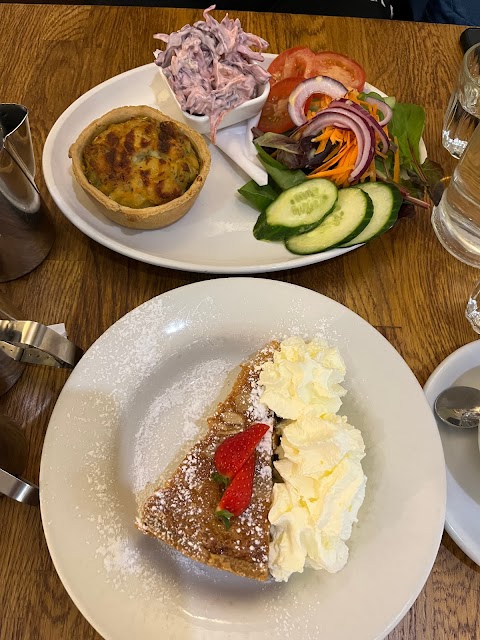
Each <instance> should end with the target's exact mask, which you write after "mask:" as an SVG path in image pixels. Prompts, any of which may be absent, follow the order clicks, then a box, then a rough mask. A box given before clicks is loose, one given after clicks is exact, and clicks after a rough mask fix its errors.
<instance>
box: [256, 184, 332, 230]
mask: <svg viewBox="0 0 480 640" xmlns="http://www.w3.org/2000/svg"><path fill="white" fill-rule="evenodd" d="M337 194H338V189H337V187H336V186H335V185H334V184H333V182H330V180H325V179H324V178H316V179H314V180H306V181H305V182H302V183H301V184H298V185H297V186H295V187H292V188H291V189H287V191H284V192H283V193H281V194H280V195H279V196H278V198H277V199H276V200H275V202H272V204H271V205H270V206H268V207H267V209H266V211H265V213H264V214H260V216H259V218H258V220H257V223H256V225H255V227H254V229H253V235H254V236H255V238H257V240H283V239H284V238H288V237H289V236H291V235H294V234H297V233H305V232H306V231H310V230H311V229H313V228H314V227H316V226H317V225H318V224H320V222H321V221H322V220H323V218H325V216H326V215H328V214H329V213H330V211H332V209H333V207H334V206H335V202H336V201H337Z"/></svg>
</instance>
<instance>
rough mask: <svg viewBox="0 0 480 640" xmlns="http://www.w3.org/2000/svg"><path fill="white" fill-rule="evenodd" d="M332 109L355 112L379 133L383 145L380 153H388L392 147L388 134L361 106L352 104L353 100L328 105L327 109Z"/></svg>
mask: <svg viewBox="0 0 480 640" xmlns="http://www.w3.org/2000/svg"><path fill="white" fill-rule="evenodd" d="M331 107H339V108H344V109H347V110H348V111H354V112H355V113H356V114H358V115H359V116H360V117H361V118H363V119H364V120H365V122H367V123H368V124H369V125H370V126H372V127H373V128H374V129H375V133H377V135H378V137H379V138H380V141H381V143H382V148H381V149H380V151H381V152H382V153H387V151H388V149H389V147H390V140H389V139H388V136H387V134H386V133H385V131H384V130H383V129H382V127H381V126H380V123H379V122H378V121H377V120H375V118H374V117H373V116H371V115H370V114H369V113H367V112H366V111H365V109H363V108H362V107H361V106H360V105H359V104H355V102H352V101H351V100H336V101H333V102H331V103H330V104H329V105H328V107H327V109H330V108H331Z"/></svg>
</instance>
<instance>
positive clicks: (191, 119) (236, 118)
mask: <svg viewBox="0 0 480 640" xmlns="http://www.w3.org/2000/svg"><path fill="white" fill-rule="evenodd" d="M158 70H159V72H160V74H161V76H162V78H163V80H164V81H165V85H166V87H167V89H168V92H169V93H170V96H171V97H172V100H173V102H174V104H175V105H176V106H177V108H178V110H179V111H180V112H181V114H182V116H183V119H184V121H185V123H186V124H188V125H189V126H190V127H192V129H195V131H198V133H205V134H209V133H210V118H209V116H193V115H192V114H190V113H188V112H187V111H183V110H182V107H181V106H180V103H179V102H178V100H177V96H176V95H175V93H174V91H173V89H172V87H171V86H170V83H169V82H168V80H167V78H166V77H165V74H164V73H163V69H162V68H161V67H158ZM258 90H259V95H258V96H257V97H256V98H252V99H251V100H247V101H246V102H243V103H242V104H239V105H238V107H235V108H234V109H232V110H231V111H229V112H228V113H227V115H226V116H225V117H224V118H223V120H222V121H221V123H220V124H219V125H218V129H224V128H225V127H230V126H231V125H233V124H238V123H239V122H243V121H244V120H249V119H250V118H253V117H254V116H255V115H257V114H258V113H260V111H261V110H262V109H263V105H264V104H265V102H266V101H267V98H268V94H269V93H270V83H269V82H266V83H265V84H264V85H258Z"/></svg>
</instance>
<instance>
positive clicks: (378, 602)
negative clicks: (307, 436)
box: [40, 278, 445, 640]
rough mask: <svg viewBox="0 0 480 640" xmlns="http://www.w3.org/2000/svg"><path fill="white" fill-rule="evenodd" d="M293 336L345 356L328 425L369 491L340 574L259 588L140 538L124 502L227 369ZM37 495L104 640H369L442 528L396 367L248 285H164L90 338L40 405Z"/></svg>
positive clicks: (154, 469) (344, 320)
mask: <svg viewBox="0 0 480 640" xmlns="http://www.w3.org/2000/svg"><path fill="white" fill-rule="evenodd" d="M292 334H297V335H302V336H305V337H306V338H311V337H313V336H314V335H320V336H324V337H325V338H326V339H327V340H328V341H329V342H330V343H331V344H332V345H335V346H337V347H338V348H339V349H340V350H341V353H342V354H343V356H344V358H345V361H346V365H347V377H346V387H347V389H348V394H347V396H346V398H345V403H344V405H343V408H342V411H343V412H344V413H345V415H347V416H348V418H349V421H350V422H351V423H352V424H353V425H355V426H357V427H359V428H360V429H361V430H362V432H363V436H364V438H365V443H366V449H367V455H366V458H365V460H364V463H365V464H364V469H365V472H366V474H367V476H368V484H367V495H366V499H365V503H364V505H363V506H362V508H361V510H360V513H359V522H358V524H357V525H356V526H355V527H354V532H353V536H352V539H351V542H350V543H349V546H350V560H349V563H348V564H347V566H346V568H345V569H344V570H343V571H341V572H339V573H338V574H335V575H330V574H328V573H325V572H315V571H313V570H306V571H305V572H304V573H303V574H301V575H300V574H297V575H295V576H293V577H292V578H291V579H290V581H289V582H288V583H281V584H277V583H274V582H271V583H270V582H269V583H266V584H261V583H256V582H254V581H251V580H248V579H244V578H239V577H236V576H233V575H231V574H228V573H225V572H221V571H219V570H215V569H209V568H206V567H203V566H202V565H200V564H197V563H194V562H192V561H190V560H187V559H185V558H184V557H183V556H181V555H179V554H178V553H176V552H173V551H170V550H169V549H168V548H167V547H166V546H165V545H164V544H162V543H161V542H159V541H158V540H155V539H151V538H149V537H147V536H145V535H143V534H141V533H139V532H138V531H137V530H136V529H135V527H134V520H135V514H136V505H135V497H134V496H135V494H136V492H138V490H140V489H141V488H143V486H144V485H145V484H146V483H147V482H148V481H155V479H156V478H157V477H158V475H159V474H160V473H161V472H162V470H163V469H164V468H165V466H166V465H168V464H171V463H172V460H174V459H176V458H177V456H179V455H180V454H181V453H183V452H184V451H185V449H188V447H189V442H191V441H192V439H193V440H195V438H196V437H198V433H199V430H201V426H199V424H201V418H202V417H205V416H206V415H208V414H209V410H210V409H211V408H212V406H214V405H215V403H216V402H217V401H218V400H219V399H220V397H222V394H224V393H225V390H223V391H222V387H223V386H224V384H225V381H226V379H227V376H228V375H229V373H231V372H232V371H233V370H234V368H235V367H236V366H237V365H238V364H239V363H240V362H241V361H242V360H243V359H244V358H246V357H247V356H248V355H250V354H251V353H253V352H255V351H256V350H257V349H258V348H260V347H261V346H262V345H264V344H266V343H267V342H268V341H269V340H270V339H271V338H272V337H279V338H282V337H284V336H287V335H292ZM40 486H41V510H42V519H43V524H44V529H45V535H46V539H47V543H48V547H49V549H50V553H51V555H52V558H53V562H54V563H55V566H56V569H57V571H58V573H59V575H60V578H61V579H62V581H63V583H64V585H65V587H66V589H67V591H68V593H69V594H70V596H71V597H72V599H73V600H74V602H75V604H76V605H77V606H78V608H79V609H80V611H81V612H82V613H83V614H84V615H85V617H86V618H87V619H88V620H89V621H90V623H91V624H92V625H93V626H94V627H95V628H96V629H97V630H98V631H99V633H100V634H101V635H102V636H103V637H104V638H106V639H107V640H132V638H142V639H143V640H158V639H159V638H161V639H162V640H173V639H175V640H182V639H185V640H225V638H228V639H229V640H240V639H245V638H248V639H249V640H258V639H260V638H268V639H269V640H284V639H285V638H291V640H300V639H301V640H304V639H305V638H308V639H309V640H315V639H317V638H322V639H325V638H328V640H351V639H352V638H355V640H374V639H379V638H383V637H384V636H385V635H386V634H387V633H388V632H389V631H390V630H391V629H392V628H393V627H394V626H395V625H396V624H397V623H398V622H399V621H400V619H401V618H402V616H403V615H404V614H405V613H406V611H407V610H408V609H409V607H410V606H411V605H412V603H413V602H414V600H415V598H416V597H417V595H418V593H419V592H420V590H421V589H422V587H423V585H424V583H425V581H426V579H427V577H428V575H429V573H430V570H431V567H432V564H433V562H434V559H435V556H436V554H437V550H438V546H439V543H440V537H441V534H442V531H443V522H444V515H445V466H444V460H443V452H442V447H441V443H440V438H439V436H438V431H437V427H436V424H435V421H434V419H433V417H432V414H431V411H430V409H429V406H428V403H427V402H426V400H425V396H424V394H423V392H422V389H421V387H420V386H419V384H418V383H417V381H416V379H415V377H414V376H413V374H412V372H411V371H410V369H409V368H408V367H407V365H406V364H405V362H404V361H403V360H402V358H401V357H400V356H399V354H398V353H397V352H396V351H395V350H394V349H393V347H392V346H391V345H390V344H389V343H388V342H387V341H386V340H385V339H384V338H383V337H382V336H381V335H380V334H379V333H378V332H377V331H376V330H375V329H374V328H373V327H371V326H370V325H369V324H368V323H366V322H365V321H364V320H362V319H361V318H359V317H358V316H357V315H355V314H354V313H352V312H351V311H349V310H348V309H346V308H345V307H343V306H341V305H340V304H338V303H337V302H334V301H332V300H330V299H328V298H325V297H324V296H321V295H319V294H317V293H314V292H312V291H310V290H308V289H303V288H300V287H296V286H294V285H290V284H285V283H282V282H276V281H270V280H262V279H250V278H234V279H232V278H227V279H219V280H213V281H206V282H201V283H197V284H193V285H189V286H185V287H181V288H178V289H175V290H173V291H170V292H169V293H166V294H163V295H161V296H159V297H157V298H154V299H152V300H150V301H149V302H147V303H145V304H143V305H142V306H141V307H138V308H137V309H134V310H133V311H132V312H131V313H129V314H128V315H126V316H125V317H124V318H122V319H121V320H119V321H118V322H117V323H116V324H115V325H113V326H112V327H111V328H110V329H109V330H108V331H107V332H106V333H105V334H104V335H102V336H101V337H100V338H99V339H98V340H97V342H96V343H95V344H94V345H93V346H92V347H91V348H90V349H89V350H88V352H87V353H86V354H85V356H84V357H83V358H82V360H81V361H80V363H79V364H78V365H77V367H76V368H75V370H74V371H73V373H72V374H71V376H70V378H69V380H68V382H67V383H66V385H65V387H64V389H63V391H62V393H61V395H60V397H59V399H58V402H57V404H56V406H55V409H54V412H53V414H52V417H51V420H50V424H49V427H48V431H47V435H46V438H45V445H44V450H43V455H42V462H41V471H40Z"/></svg>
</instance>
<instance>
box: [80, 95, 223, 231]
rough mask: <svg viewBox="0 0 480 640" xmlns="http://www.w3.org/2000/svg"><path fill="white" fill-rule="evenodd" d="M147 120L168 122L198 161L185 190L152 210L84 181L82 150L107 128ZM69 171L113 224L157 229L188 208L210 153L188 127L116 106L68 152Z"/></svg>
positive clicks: (133, 108)
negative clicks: (184, 138) (120, 200)
mask: <svg viewBox="0 0 480 640" xmlns="http://www.w3.org/2000/svg"><path fill="white" fill-rule="evenodd" d="M138 117H147V118H150V119H151V120H155V121H159V122H165V121H167V122H171V123H172V124H173V125H174V126H175V127H176V128H178V130H179V131H180V132H182V133H183V134H184V135H185V136H187V137H188V138H189V140H190V141H191V143H192V145H193V146H194V148H195V150H196V152H197V154H198V157H199V159H200V171H199V173H198V175H197V177H196V178H195V180H194V181H193V183H192V184H191V186H190V187H189V188H188V189H187V191H186V192H185V193H184V194H183V195H181V196H180V197H178V198H175V199H174V200H172V201H171V202H167V203H166V204H162V205H158V206H156V207H146V208H143V209H134V208H132V207H125V206H122V205H121V204H118V202H115V200H112V199H111V198H109V197H108V196H107V195H105V194H104V193H102V192H101V191H100V190H99V189H97V188H96V187H94V186H93V185H92V184H90V182H89V181H88V180H87V178H86V176H85V173H84V162H83V151H84V149H85V147H86V146H87V145H88V144H89V143H90V142H91V141H92V140H93V139H94V138H95V137H96V136H97V135H98V134H100V133H101V132H102V131H104V130H105V129H106V128H107V127H108V126H109V125H111V124H116V123H119V122H126V121H127V120H130V119H132V118H138ZM68 155H69V156H70V158H71V159H72V168H73V173H74V175H75V178H76V179H77V181H78V183H79V184H80V186H81V187H82V188H83V189H84V190H85V191H86V192H87V193H88V194H90V195H91V196H92V197H93V198H95V200H97V202H100V204H102V205H103V207H104V214H105V215H106V216H107V217H108V218H110V220H112V221H113V222H115V223H117V224H120V225H122V226H124V227H129V228H131V229H160V228H161V227H166V226H167V225H170V224H172V223H173V222H176V221H177V220H179V219H180V218H182V217H183V216H184V215H185V214H186V213H187V211H188V210H189V209H190V208H191V206H192V205H193V203H194V202H195V200H196V199H197V197H198V195H199V193H200V191H201V190H202V188H203V185H204V184H205V180H206V178H207V175H208V172H209V170H210V163H211V158H210V152H209V150H208V147H207V144H206V142H205V140H204V139H203V137H202V136H201V135H200V134H199V133H197V132H196V131H194V130H193V129H191V128H190V127H188V126H186V125H184V124H182V123H181V122H177V121H176V120H173V119H172V118H169V117H168V116H166V115H165V114H163V113H162V112H161V111H159V110H158V109H154V108H152V107H148V106H129V107H119V108H117V109H113V110H112V111H109V112H108V113H106V114H105V115H103V116H101V117H100V118H97V120H94V121H93V122H92V123H91V124H89V125H88V126H87V127H86V128H85V129H84V130H83V131H82V133H81V134H80V135H79V136H78V138H77V140H76V141H75V142H74V143H73V144H72V146H71V147H70V149H69V153H68Z"/></svg>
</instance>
